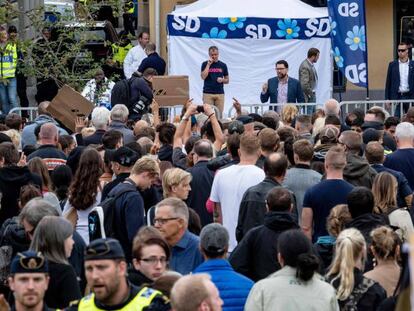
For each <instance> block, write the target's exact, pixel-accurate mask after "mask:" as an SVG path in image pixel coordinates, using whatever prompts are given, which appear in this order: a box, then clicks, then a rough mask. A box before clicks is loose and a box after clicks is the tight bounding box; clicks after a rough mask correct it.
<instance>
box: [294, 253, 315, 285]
mask: <svg viewBox="0 0 414 311" xmlns="http://www.w3.org/2000/svg"><path fill="white" fill-rule="evenodd" d="M318 268H319V259H318V257H316V256H315V255H314V254H310V253H304V254H300V255H299V256H298V259H297V266H296V277H297V278H298V279H300V280H303V281H309V280H310V279H311V278H312V277H313V274H314V273H315V271H316V270H318Z"/></svg>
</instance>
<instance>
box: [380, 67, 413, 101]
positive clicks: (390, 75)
mask: <svg viewBox="0 0 414 311" xmlns="http://www.w3.org/2000/svg"><path fill="white" fill-rule="evenodd" d="M409 62H410V64H409V71H408V87H409V88H410V92H409V94H407V95H409V96H410V97H413V95H414V61H412V60H410V61H409ZM399 88H400V67H399V63H398V60H395V61H392V62H391V63H390V64H389V65H388V72H387V81H386V83H385V99H399V97H398V90H399Z"/></svg>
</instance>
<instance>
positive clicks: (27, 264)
mask: <svg viewBox="0 0 414 311" xmlns="http://www.w3.org/2000/svg"><path fill="white" fill-rule="evenodd" d="M48 272H49V266H48V262H47V259H46V258H45V257H43V256H42V254H41V253H36V252H33V251H26V252H23V253H18V254H17V255H16V257H14V259H13V261H12V263H11V266H10V273H11V275H10V277H9V286H10V289H11V290H12V291H13V294H14V299H15V305H14V306H13V307H12V309H11V310H12V311H14V310H15V311H26V310H34V311H48V310H51V309H49V308H48V307H47V306H46V305H45V303H44V302H43V298H44V296H45V292H46V290H47V287H48V285H49V275H48Z"/></svg>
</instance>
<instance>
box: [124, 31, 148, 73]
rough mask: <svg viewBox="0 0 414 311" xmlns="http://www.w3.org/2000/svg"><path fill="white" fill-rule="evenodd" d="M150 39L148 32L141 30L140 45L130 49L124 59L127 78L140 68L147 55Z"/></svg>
mask: <svg viewBox="0 0 414 311" xmlns="http://www.w3.org/2000/svg"><path fill="white" fill-rule="evenodd" d="M149 40H150V37H149V33H148V32H141V33H140V34H139V35H138V45H136V46H134V47H133V48H132V49H130V50H129V51H128V54H127V55H126V56H125V59H124V74H125V77H126V78H127V79H129V78H131V76H132V74H133V73H134V72H135V71H137V70H138V67H139V65H141V62H142V61H143V60H144V58H146V57H147V54H146V53H145V51H144V49H145V46H146V45H147V44H148V42H149Z"/></svg>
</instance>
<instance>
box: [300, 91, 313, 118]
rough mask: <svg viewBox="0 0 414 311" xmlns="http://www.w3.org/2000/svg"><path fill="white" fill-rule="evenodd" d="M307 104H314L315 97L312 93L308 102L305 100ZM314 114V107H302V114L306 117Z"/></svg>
mask: <svg viewBox="0 0 414 311" xmlns="http://www.w3.org/2000/svg"><path fill="white" fill-rule="evenodd" d="M305 98H306V95H305ZM306 102H307V103H316V96H315V93H312V96H311V97H309V99H308V100H306ZM314 112H315V106H305V107H303V113H304V114H307V115H310V116H311V115H312V114H314Z"/></svg>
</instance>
